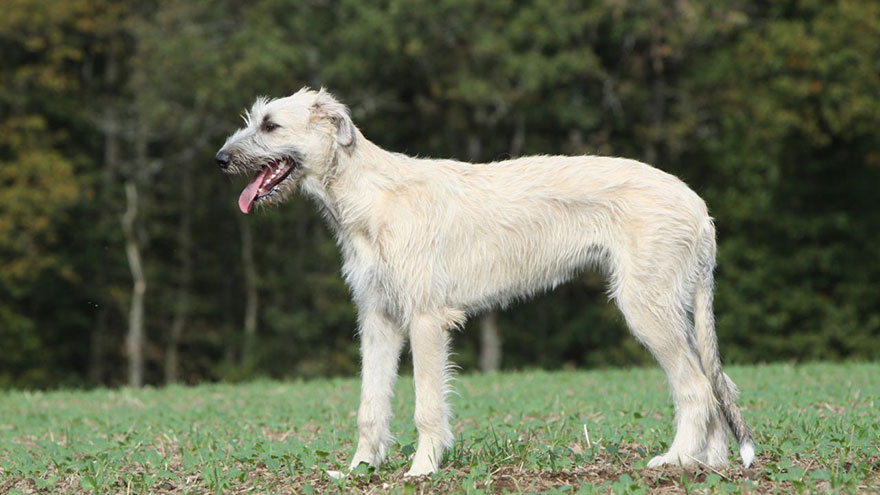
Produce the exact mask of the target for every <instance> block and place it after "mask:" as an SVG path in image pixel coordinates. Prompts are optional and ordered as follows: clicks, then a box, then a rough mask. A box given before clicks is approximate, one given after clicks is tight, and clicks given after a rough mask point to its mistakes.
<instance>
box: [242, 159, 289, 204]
mask: <svg viewBox="0 0 880 495" xmlns="http://www.w3.org/2000/svg"><path fill="white" fill-rule="evenodd" d="M294 168H296V162H294V161H293V160H290V159H288V158H282V159H279V160H270V161H269V163H267V164H265V165H263V167H262V168H261V169H260V171H259V172H257V173H256V175H254V178H253V179H251V182H250V183H249V184H248V185H247V187H245V188H244V191H242V192H241V195H240V196H239V197H238V208H239V209H240V210H241V212H242V213H245V214H247V213H250V212H251V208H252V207H253V205H254V202H256V201H259V200H261V199H263V198H265V197H267V196H269V195H271V194H272V193H273V192H275V188H277V187H278V185H279V184H281V183H282V182H283V181H284V179H286V178H287V177H288V176H290V172H292V171H293V169H294Z"/></svg>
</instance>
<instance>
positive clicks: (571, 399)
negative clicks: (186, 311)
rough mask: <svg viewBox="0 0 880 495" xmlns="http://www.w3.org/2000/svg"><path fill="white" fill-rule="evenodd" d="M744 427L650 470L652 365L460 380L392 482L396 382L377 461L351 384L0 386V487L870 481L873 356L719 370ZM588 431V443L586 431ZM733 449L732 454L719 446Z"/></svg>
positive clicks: (877, 459) (367, 487)
mask: <svg viewBox="0 0 880 495" xmlns="http://www.w3.org/2000/svg"><path fill="white" fill-rule="evenodd" d="M728 372H729V374H730V375H731V377H732V378H733V379H734V380H735V381H736V382H737V383H738V384H739V385H740V388H741V389H742V400H741V402H742V405H743V408H744V412H745V415H746V418H747V420H748V421H749V422H750V424H751V426H752V428H753V429H754V431H755V439H756V441H757V452H758V456H757V459H756V462H755V464H754V465H753V466H752V468H750V469H748V470H743V469H742V465H741V464H740V463H739V462H738V459H737V462H735V463H732V464H731V465H730V467H728V468H727V469H723V470H720V471H717V472H715V471H713V470H709V469H697V470H687V471H682V470H681V469H671V468H669V469H662V470H648V469H646V468H645V464H646V462H647V460H648V459H650V457H651V456H652V455H654V454H657V453H660V452H661V451H663V450H664V449H665V448H666V447H667V442H669V441H670V440H671V437H672V424H671V420H672V413H673V412H672V407H671V405H670V403H669V400H668V395H667V391H666V387H665V383H664V382H663V377H662V375H661V373H660V372H659V370H657V369H651V368H648V369H633V370H608V371H589V372H555V373H549V372H540V371H539V372H522V373H505V374H498V375H490V376H480V375H473V376H462V377H460V378H459V379H458V380H457V383H456V389H457V391H458V394H459V395H457V396H453V397H452V402H453V407H454V411H455V413H456V417H455V419H454V423H453V424H454V428H453V430H454V432H455V434H456V437H457V442H456V446H455V449H454V450H453V451H452V452H451V453H450V454H449V455H448V456H447V459H446V462H445V463H444V469H443V473H442V474H437V475H434V476H433V477H430V478H423V479H417V480H412V479H405V478H403V473H404V472H405V470H406V467H407V460H408V456H409V455H411V454H412V452H413V450H414V443H415V440H416V434H415V430H414V427H413V424H412V420H411V416H412V382H411V380H410V379H409V378H408V377H403V378H402V379H401V380H400V382H399V384H398V387H397V396H396V397H395V411H396V416H395V419H394V424H393V430H394V433H395V435H396V437H397V439H396V443H394V445H393V446H392V448H391V453H390V455H389V459H388V462H387V463H386V464H385V465H384V466H383V467H382V468H381V469H379V470H377V471H375V472H370V471H369V470H367V469H366V467H365V466H362V467H361V468H359V469H358V470H356V471H355V473H353V474H352V475H349V476H348V477H346V478H344V479H342V480H334V479H332V478H330V477H329V476H328V475H327V471H328V470H342V469H344V467H345V466H346V462H347V460H348V457H349V456H350V455H351V454H352V452H353V445H352V442H353V440H354V439H355V413H354V411H355V408H356V404H357V391H358V382H357V381H356V380H354V379H337V380H319V381H310V382H303V383H300V382H281V383H280V382H268V381H266V382H257V383H251V384H245V385H205V386H199V387H177V386H175V387H168V388H162V389H145V390H93V391H84V392H83V391H61V392H51V393H37V392H4V393H2V394H0V493H277V492H281V493H336V492H343V493H348V492H359V491H362V492H369V493H384V492H390V493H438V492H439V493H505V492H511V493H519V492H542V493H606V492H616V493H659V492H663V493H667V492H687V493H694V492H709V493H740V492H746V493H773V492H777V493H778V492H783V493H787V492H834V493H839V492H855V491H865V492H878V491H880V363H877V364H845V365H834V364H810V365H805V366H788V365H768V366H755V367H729V370H728ZM585 432H586V433H588V435H589V440H588V439H587V436H586V435H585ZM733 452H734V451H733V449H731V454H732V455H731V458H732V459H734V457H733Z"/></svg>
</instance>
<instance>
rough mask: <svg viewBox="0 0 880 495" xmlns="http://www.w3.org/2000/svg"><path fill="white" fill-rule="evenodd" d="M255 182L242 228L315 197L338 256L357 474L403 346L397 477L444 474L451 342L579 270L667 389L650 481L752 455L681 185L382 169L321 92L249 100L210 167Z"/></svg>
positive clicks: (704, 256)
mask: <svg viewBox="0 0 880 495" xmlns="http://www.w3.org/2000/svg"><path fill="white" fill-rule="evenodd" d="M215 158H216V160H217V162H218V163H219V165H220V166H221V167H222V168H223V169H224V170H226V171H227V172H229V173H235V174H243V173H248V174H253V178H252V179H251V181H250V183H249V184H248V186H247V187H246V188H245V189H244V191H243V192H242V193H241V196H240V197H239V198H238V206H239V208H240V209H241V211H242V212H244V213H248V212H250V211H251V209H252V207H253V206H254V205H260V206H263V205H270V204H277V203H280V202H282V201H283V200H284V199H285V198H287V197H288V196H289V195H290V194H291V193H292V192H293V191H294V190H295V189H296V188H297V187H300V188H301V189H302V190H303V191H304V192H305V193H306V194H307V195H309V196H311V197H313V198H314V199H315V200H316V202H317V204H318V206H319V207H320V208H321V210H322V211H323V213H324V216H325V217H326V219H327V222H328V223H329V224H330V227H331V228H332V230H333V231H334V232H335V235H336V238H337V239H338V242H339V245H340V246H341V248H342V253H343V258H344V264H343V269H342V273H343V275H344V277H345V280H346V282H347V283H348V285H349V286H350V288H351V293H352V296H353V298H354V302H355V304H356V305H357V310H358V325H359V328H358V330H359V334H360V340H361V360H362V383H361V402H360V408H359V410H358V419H357V424H358V432H359V437H358V444H357V450H356V452H355V454H354V458H353V460H352V461H351V466H352V467H354V466H357V465H358V464H359V463H361V462H366V463H369V464H370V465H372V466H377V465H378V464H379V463H381V462H382V460H383V459H384V457H385V454H386V452H387V447H388V442H389V438H390V433H389V420H390V418H391V395H392V388H393V384H394V381H395V379H396V377H397V366H398V358H399V355H400V351H401V347H402V345H403V343H404V339H406V338H409V340H410V345H411V347H412V355H413V367H414V380H415V389H416V405H415V424H416V427H417V428H418V433H419V441H418V447H417V449H416V453H415V456H414V457H413V463H412V467H411V468H410V470H409V471H408V473H407V475H421V474H426V473H431V472H434V471H436V470H437V467H438V464H439V462H440V460H441V457H442V454H443V452H444V450H445V449H446V448H448V447H450V445H451V444H452V440H453V435H452V432H451V431H450V429H449V407H448V405H447V402H446V397H445V396H446V394H447V392H448V391H449V384H448V381H449V366H450V365H449V361H448V354H449V349H448V348H449V332H450V330H451V329H453V328H455V327H460V326H461V325H462V324H463V323H464V321H465V318H466V316H467V315H469V314H472V313H475V312H478V311H481V310H485V309H488V308H491V307H494V306H499V305H501V306H503V305H505V304H507V303H509V302H510V301H512V300H515V299H519V298H523V297H527V296H530V295H532V294H535V293H537V292H540V291H543V290H547V289H550V288H553V287H555V286H556V285H558V284H561V283H562V282H564V281H566V280H567V279H569V278H571V277H572V276H573V275H574V274H576V273H578V272H579V271H580V270H582V269H584V268H585V267H591V266H598V267H600V268H602V269H604V270H605V272H606V273H607V274H608V278H609V284H610V290H609V292H610V294H611V298H612V299H613V300H614V301H616V302H617V305H618V306H619V307H620V310H621V311H622V312H623V315H624V317H625V319H626V322H627V324H628V325H629V328H630V330H631V331H632V333H633V335H635V337H636V338H637V339H638V340H639V341H640V342H642V343H643V344H644V345H645V346H646V347H647V348H648V349H649V350H650V351H651V352H652V353H653V355H654V357H655V358H656V359H657V361H658V362H659V363H660V366H661V367H662V368H663V371H665V372H666V376H667V378H668V381H669V386H670V388H671V389H672V398H673V401H674V403H675V423H676V433H675V438H674V440H673V441H672V445H670V447H669V451H668V452H666V453H665V454H663V455H659V456H657V457H654V458H653V459H651V461H650V462H649V463H648V467H654V466H661V465H664V464H675V465H688V464H692V463H696V462H701V463H705V464H708V465H710V466H720V465H723V464H725V463H726V462H727V447H728V446H727V436H728V427H730V429H732V430H733V434H734V435H735V436H736V439H737V441H738V442H739V446H740V454H741V456H742V460H743V464H745V465H746V466H748V465H749V464H750V463H751V462H752V459H753V457H754V448H753V443H752V438H751V435H750V433H749V430H748V428H747V426H746V424H745V422H744V421H743V417H742V413H741V412H740V410H739V408H738V407H737V405H736V397H737V392H736V388H735V385H734V384H733V382H732V381H731V380H730V379H729V378H728V377H727V375H726V374H724V373H723V372H722V371H721V363H720V361H719V357H718V348H717V342H716V338H715V330H714V317H713V314H712V286H713V281H712V271H713V268H714V265H715V229H714V227H713V225H712V219H711V217H709V215H708V213H707V211H706V205H705V204H704V202H703V201H702V200H701V199H700V197H699V196H697V195H696V193H694V192H693V191H691V190H690V189H689V188H688V187H687V186H686V185H685V184H684V183H683V182H681V181H680V180H678V179H677V178H675V177H673V176H671V175H669V174H667V173H664V172H662V171H660V170H658V169H656V168H653V167H650V166H648V165H645V164H643V163H639V162H636V161H633V160H626V159H623V158H605V157H598V156H579V157H564V156H531V157H526V158H517V159H514V160H506V161H503V162H496V163H489V164H485V165H474V164H470V163H462V162H458V161H454V160H425V159H419V158H410V157H408V156H404V155H401V154H398V153H390V152H388V151H385V150H383V149H381V148H379V147H378V146H376V145H375V144H373V143H371V142H370V141H368V140H367V139H366V138H365V137H364V136H363V135H362V134H361V133H360V131H359V130H358V129H357V128H356V127H355V126H354V124H353V123H352V121H351V117H350V116H349V112H348V109H347V108H346V107H345V106H344V105H343V104H341V103H339V102H338V101H337V100H336V99H334V98H333V96H331V95H330V94H329V93H327V92H325V91H323V90H321V91H320V92H315V91H312V90H309V89H305V88H304V89H302V90H301V91H299V92H297V93H296V94H294V95H292V96H290V97H287V98H281V99H277V100H266V99H258V100H257V101H256V103H254V105H253V108H251V110H250V112H248V113H247V115H246V116H245V127H244V128H242V129H239V130H238V131H236V132H235V133H234V134H233V135H232V136H230V137H229V139H227V141H226V144H224V145H223V148H222V149H221V150H220V151H219V152H218V153H217V155H216V157H215Z"/></svg>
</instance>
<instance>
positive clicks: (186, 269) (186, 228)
mask: <svg viewBox="0 0 880 495" xmlns="http://www.w3.org/2000/svg"><path fill="white" fill-rule="evenodd" d="M181 166H182V167H183V170H182V172H183V178H182V181H181V197H182V198H183V205H182V207H181V212H180V224H179V226H178V230H177V246H178V249H179V250H180V282H179V283H180V285H179V286H178V288H177V297H176V301H177V307H176V308H175V311H174V320H172V322H171V333H170V335H169V336H168V346H167V348H166V350H165V383H175V382H176V381H177V380H178V374H179V373H178V368H179V365H178V362H179V357H178V356H179V354H178V349H179V346H180V337H181V335H182V334H183V329H184V327H185V326H186V320H187V317H188V316H189V298H190V290H191V287H192V271H193V268H192V266H193V259H192V207H193V201H192V199H193V181H192V166H191V165H190V161H189V160H186V161H184V162H183V164H181Z"/></svg>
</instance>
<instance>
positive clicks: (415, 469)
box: [404, 463, 437, 478]
mask: <svg viewBox="0 0 880 495" xmlns="http://www.w3.org/2000/svg"><path fill="white" fill-rule="evenodd" d="M436 471H437V468H435V467H434V466H432V465H430V464H428V465H427V466H425V465H420V466H417V465H416V464H415V463H413V465H412V467H411V468H409V471H407V472H406V474H404V476H406V477H407V478H412V477H415V476H425V475H428V474H434V473H435V472H436Z"/></svg>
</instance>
